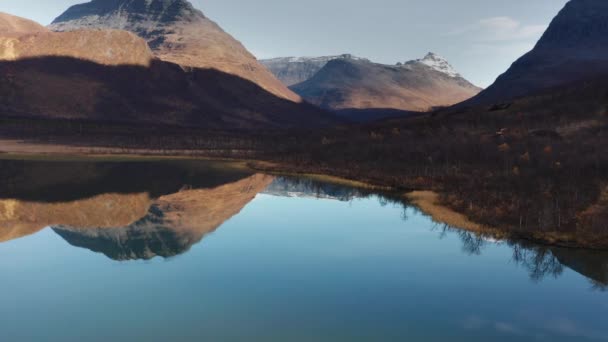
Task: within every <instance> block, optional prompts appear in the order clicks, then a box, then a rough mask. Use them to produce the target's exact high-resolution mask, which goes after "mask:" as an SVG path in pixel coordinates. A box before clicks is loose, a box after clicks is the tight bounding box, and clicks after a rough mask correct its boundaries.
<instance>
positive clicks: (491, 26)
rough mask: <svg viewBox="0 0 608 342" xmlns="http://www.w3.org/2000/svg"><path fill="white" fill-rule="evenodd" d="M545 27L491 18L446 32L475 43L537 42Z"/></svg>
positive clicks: (507, 18)
mask: <svg viewBox="0 0 608 342" xmlns="http://www.w3.org/2000/svg"><path fill="white" fill-rule="evenodd" d="M546 29H547V25H524V24H522V23H521V22H520V21H518V20H516V19H513V18H511V17H492V18H485V19H481V20H479V21H477V22H476V23H474V24H471V25H468V26H465V27H461V28H457V29H454V30H452V31H451V32H448V35H449V36H461V37H463V38H465V39H468V40H472V41H477V42H507V41H529V40H538V38H540V36H541V35H542V34H543V32H545V30H546Z"/></svg>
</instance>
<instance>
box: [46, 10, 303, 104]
mask: <svg viewBox="0 0 608 342" xmlns="http://www.w3.org/2000/svg"><path fill="white" fill-rule="evenodd" d="M50 28H51V29H52V30H54V31H73V30H78V29H118V30H127V31H130V32H133V33H135V34H137V35H138V36H140V37H142V38H144V39H145V40H146V41H147V42H148V44H149V45H150V47H151V48H152V50H153V51H154V53H155V55H156V56H157V57H159V58H160V59H162V60H164V61H169V62H172V63H176V64H180V65H183V66H188V67H195V68H212V69H217V70H219V71H222V72H226V73H229V74H233V75H236V76H239V77H242V78H244V79H247V80H250V81H253V82H255V83H256V84H258V85H260V86H261V87H262V88H264V89H265V90H267V91H269V92H271V93H272V94H275V95H277V96H280V97H283V98H286V99H290V100H293V101H299V100H300V99H299V97H298V96H297V95H296V94H294V93H293V92H292V91H290V90H289V89H287V87H286V86H285V85H283V84H282V83H281V82H280V81H279V80H277V79H276V78H275V77H274V76H273V75H272V74H271V73H270V72H269V71H268V70H267V69H266V68H265V67H264V66H262V65H261V64H260V63H259V62H258V61H257V60H256V58H255V57H254V56H253V55H252V54H251V53H249V51H247V49H246V48H245V47H244V46H243V45H242V44H241V43H240V42H238V41H237V40H236V39H234V38H233V37H232V36H230V35H229V34H227V33H226V32H224V31H223V30H222V29H221V28H220V27H219V26H218V25H217V24H216V23H215V22H213V21H211V20H210V19H209V18H207V17H206V16H205V15H204V14H203V13H202V12H201V11H199V10H197V9H195V8H194V7H193V6H192V4H191V3H190V2H188V1H185V0H109V1H108V0H93V1H91V2H88V3H84V4H80V5H75V6H72V7H70V8H69V9H68V10H67V11H66V12H65V13H63V14H62V15H60V16H59V17H58V18H57V19H55V21H53V23H52V24H51V25H50Z"/></svg>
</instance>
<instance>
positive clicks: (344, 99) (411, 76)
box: [291, 53, 480, 111]
mask: <svg viewBox="0 0 608 342" xmlns="http://www.w3.org/2000/svg"><path fill="white" fill-rule="evenodd" d="M291 89H293V90H294V91H295V92H296V93H298V94H299V95H301V96H302V97H303V98H304V99H306V100H307V101H309V102H311V103H313V104H316V105H318V106H320V107H322V108H326V109H331V110H337V111H340V110H352V109H361V110H363V109H391V110H402V111H427V110H429V109H431V108H433V107H438V106H448V105H452V104H455V103H458V102H461V101H464V100H466V99H469V98H471V97H472V96H474V95H476V94H477V93H479V91H480V88H478V87H476V86H474V85H473V84H471V83H470V82H468V81H467V80H465V79H464V78H462V76H460V75H459V74H458V73H456V72H455V71H454V70H453V69H452V68H451V66H449V63H448V62H447V61H446V60H445V59H443V58H441V57H439V56H437V55H435V54H433V53H429V54H428V55H427V56H426V57H425V58H423V59H419V60H414V61H408V62H406V63H403V64H402V63H399V64H397V65H384V64H378V63H373V62H370V61H368V60H365V59H360V58H339V59H333V60H330V61H329V62H328V63H327V64H326V65H325V66H324V67H323V68H322V69H321V70H319V71H318V72H317V73H316V74H315V75H314V76H313V77H312V78H310V79H308V80H307V81H305V82H302V83H300V84H296V85H294V86H292V87H291Z"/></svg>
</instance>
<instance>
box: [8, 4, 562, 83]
mask: <svg viewBox="0 0 608 342" xmlns="http://www.w3.org/2000/svg"><path fill="white" fill-rule="evenodd" d="M81 2H85V1H84V0H0V12H8V13H11V14H14V15H18V16H22V17H26V18H29V19H32V20H35V21H37V22H39V23H41V24H45V25H47V24H49V23H50V22H51V21H52V20H53V19H54V18H55V17H57V16H58V15H59V14H61V13H62V12H63V11H64V10H65V9H66V8H67V7H69V6H70V5H73V4H77V3H81ZM191 2H192V3H193V4H194V5H195V6H196V7H197V8H199V9H201V10H202V11H203V12H204V13H205V14H206V15H207V17H209V18H211V19H212V20H214V21H216V22H217V23H218V24H220V26H222V28H224V30H226V31H227V32H228V33H230V34H232V35H233V36H234V37H236V38H237V39H238V40H240V41H241V42H242V43H243V44H244V45H245V46H246V47H247V48H248V49H249V50H250V51H251V52H252V53H253V54H254V55H256V56H257V57H258V58H271V57H284V56H325V55H335V54H343V53H350V54H353V55H356V56H359V57H365V58H369V59H371V60H372V61H375V62H378V63H387V64H395V63H397V62H405V61H408V60H412V59H417V58H422V57H424V55H425V54H426V53H427V52H431V51H432V52H435V53H437V54H439V55H441V56H443V57H445V58H447V59H448V61H449V62H450V63H451V64H452V65H453V66H454V68H456V70H458V71H459V72H460V73H461V74H462V75H463V76H464V77H465V78H467V79H468V80H470V81H472V82H473V83H475V84H476V85H478V86H481V87H487V86H489V85H490V84H492V83H493V82H494V80H495V79H496V77H498V76H499V75H500V74H502V73H503V72H504V71H506V70H507V69H508V67H509V66H510V65H511V63H513V62H514V61H515V60H516V59H517V58H519V57H520V56H521V55H523V54H524V53H526V52H527V51H529V50H530V49H532V47H533V46H534V44H535V43H536V42H537V41H538V39H539V38H540V37H541V35H542V33H543V32H544V30H545V29H546V28H547V26H548V25H549V23H550V22H551V19H552V18H553V17H554V16H555V15H556V14H557V13H558V12H559V10H560V9H561V8H562V7H563V6H564V5H565V4H566V2H568V0H508V1H505V0H374V1H370V0H307V1H293V0H264V1H251V0H192V1H191Z"/></svg>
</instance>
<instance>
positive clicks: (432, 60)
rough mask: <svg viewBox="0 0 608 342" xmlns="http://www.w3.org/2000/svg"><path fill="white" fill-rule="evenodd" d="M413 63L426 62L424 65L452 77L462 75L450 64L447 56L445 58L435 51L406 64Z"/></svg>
mask: <svg viewBox="0 0 608 342" xmlns="http://www.w3.org/2000/svg"><path fill="white" fill-rule="evenodd" d="M412 63H420V64H424V65H426V66H428V67H430V68H432V69H433V70H436V71H439V72H441V73H444V74H446V75H448V76H450V77H461V76H460V74H459V73H458V72H457V71H456V70H454V68H453V67H452V66H451V65H450V63H449V62H448V61H447V60H446V59H445V58H443V57H441V56H439V55H437V54H435V53H433V52H429V53H428V54H427V55H426V56H425V57H424V58H422V59H417V60H414V61H409V62H406V63H405V65H406V66H407V65H411V64H412Z"/></svg>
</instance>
